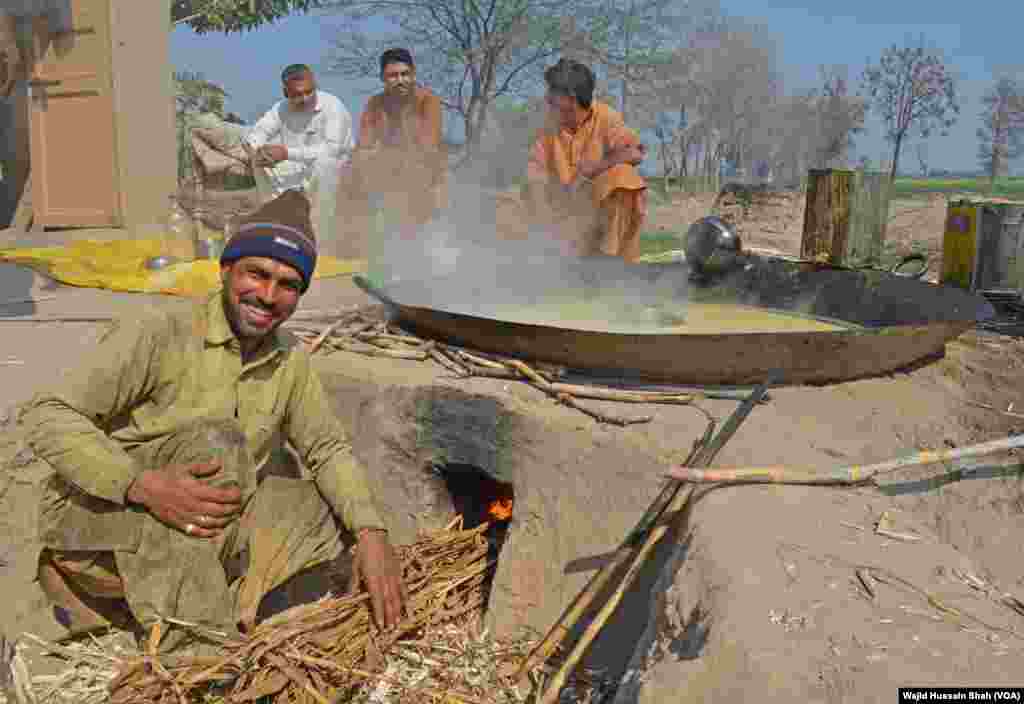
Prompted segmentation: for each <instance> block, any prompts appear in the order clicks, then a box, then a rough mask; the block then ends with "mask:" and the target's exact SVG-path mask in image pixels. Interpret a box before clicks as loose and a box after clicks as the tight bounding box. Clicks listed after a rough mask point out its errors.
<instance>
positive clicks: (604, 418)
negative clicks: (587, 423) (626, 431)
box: [555, 393, 654, 426]
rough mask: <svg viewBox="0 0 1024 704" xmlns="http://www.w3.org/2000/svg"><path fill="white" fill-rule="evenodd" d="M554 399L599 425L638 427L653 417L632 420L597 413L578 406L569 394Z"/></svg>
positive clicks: (640, 417)
mask: <svg viewBox="0 0 1024 704" xmlns="http://www.w3.org/2000/svg"><path fill="white" fill-rule="evenodd" d="M555 398H556V399H557V400H558V402H559V403H561V404H562V405H564V406H568V407H569V408H575V409H576V410H577V411H580V412H581V413H586V414H587V415H588V416H590V417H591V418H593V419H594V420H596V421H598V422H599V423H608V424H609V425H619V426H626V425H638V424H640V423H650V422H651V421H652V420H654V416H634V417H632V418H628V417H623V416H613V415H609V414H608V413H604V412H603V411H598V410H595V409H593V408H587V407H586V406H584V405H582V404H580V402H579V401H577V400H576V399H575V398H574V397H573V396H572V395H571V394H566V393H559V394H556V395H555Z"/></svg>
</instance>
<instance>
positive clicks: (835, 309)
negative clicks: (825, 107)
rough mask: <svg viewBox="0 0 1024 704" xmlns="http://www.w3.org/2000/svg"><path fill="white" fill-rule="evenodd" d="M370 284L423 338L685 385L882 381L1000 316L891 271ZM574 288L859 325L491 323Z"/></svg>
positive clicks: (474, 273)
mask: <svg viewBox="0 0 1024 704" xmlns="http://www.w3.org/2000/svg"><path fill="white" fill-rule="evenodd" d="M358 283H359V284H360V285H361V286H363V287H364V288H365V289H367V290H368V291H369V292H370V293H371V294H372V295H375V296H377V297H378V298H380V299H381V300H384V301H386V302H387V303H388V306H389V307H390V309H391V311H392V315H393V316H394V317H395V318H397V319H398V321H400V322H401V323H403V324H405V325H407V326H409V327H411V328H412V329H414V330H416V331H418V332H420V333H421V334H424V335H427V336H430V337H433V338H439V339H442V340H446V341H449V342H451V343H453V344H457V345H463V346H466V347H471V348H475V349H479V350H483V351H487V352H494V353H500V354H508V355H514V356H517V357H522V358H524V359H532V360H539V361H545V362H552V363H556V364H563V365H566V366H568V367H570V368H573V369H578V370H586V371H588V372H591V373H602V374H613V375H619V376H623V377H632V378H639V379H647V380H652V381H660V382H670V383H683V384H753V383H758V382H761V381H763V380H765V379H767V378H769V377H770V376H774V377H775V378H776V379H777V380H779V381H780V382H781V383H788V384H795V383H826V382H834V381H843V380H849V379H855V378H860V377H865V376H873V375H878V374H882V373H885V372H890V371H893V370H896V369H900V368H903V367H906V366H908V365H910V364H912V363H914V362H916V361H918V360H921V359H922V358H925V357H929V356H933V355H936V354H940V353H942V351H943V350H944V346H945V343H946V342H948V341H949V340H951V339H953V338H955V337H957V336H958V335H960V334H961V333H962V332H964V331H965V330H967V329H968V328H970V327H972V326H973V325H975V323H976V322H977V321H979V320H983V319H988V318H990V317H992V316H993V315H994V310H993V309H992V307H991V305H990V304H989V303H988V302H987V301H985V300H984V299H983V298H981V297H979V296H975V295H971V294H968V293H966V292H964V291H961V290H959V289H955V288H950V287H945V286H935V285H932V284H928V283H925V282H922V281H918V280H915V279H911V278H907V277H901V276H895V275H893V274H890V273H886V272H881V271H851V270H836V269H826V270H810V271H809V270H807V269H806V266H805V265H802V264H800V263H797V262H790V261H785V260H780V259H768V258H756V257H751V258H749V259H748V263H747V265H746V266H745V267H741V268H740V269H739V270H737V271H735V272H733V273H732V274H731V275H729V276H728V277H725V278H722V279H719V280H718V281H716V282H713V283H711V284H704V285H696V284H694V283H693V281H691V276H690V271H689V269H688V267H687V266H686V265H685V264H682V263H680V264H633V265H630V264H625V263H624V262H622V261H621V260H619V259H617V258H616V259H612V258H603V257H602V258H586V259H571V260H566V259H559V260H550V261H540V262H538V261H537V260H533V261H531V262H529V265H528V266H525V265H523V263H522V262H506V263H504V264H499V265H496V266H494V267H490V268H488V267H484V268H483V269H481V268H479V267H477V268H475V269H474V270H471V271H467V270H466V269H460V274H459V275H458V276H447V277H441V278H433V279H424V280H405V281H394V280H392V281H386V282H381V281H378V282H376V284H371V283H370V282H368V281H367V280H365V279H362V278H360V279H359V281H358ZM567 288H571V289H572V290H574V291H577V292H578V295H580V296H582V297H588V296H595V295H609V292H625V294H624V295H626V294H628V295H631V296H633V297H634V298H633V299H632V300H637V301H638V302H642V301H647V302H649V303H652V304H656V303H657V302H658V301H659V300H661V301H664V300H665V299H666V298H667V299H675V300H683V299H684V298H685V297H688V300H690V301H698V302H714V303H740V304H745V305H751V306H761V307H764V308H766V309H769V310H774V311H782V312H789V313H798V314H802V315H810V316H814V317H817V318H823V319H828V320H833V321H842V322H845V323H848V324H851V325H852V327H851V328H849V329H843V330H839V331H828V332H773V333H731V334H685V335H683V334H660V333H646V334H635V333H623V332H615V331H608V332H595V331H593V330H573V329H566V328H561V327H554V326H551V325H540V324H525V323H518V322H509V321H507V320H501V319H499V318H498V317H497V316H496V315H494V314H493V313H489V309H491V308H495V307H496V306H498V305H502V306H507V305H508V304H509V303H517V304H520V305H530V304H533V303H537V302H544V301H545V300H547V299H549V298H551V297H555V296H559V297H564V295H565V292H566V290H567Z"/></svg>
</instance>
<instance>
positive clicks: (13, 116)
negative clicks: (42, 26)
mask: <svg viewBox="0 0 1024 704" xmlns="http://www.w3.org/2000/svg"><path fill="white" fill-rule="evenodd" d="M0 51H3V52H5V53H6V55H7V58H8V61H9V62H11V63H10V64H9V68H10V69H11V70H12V72H14V73H16V72H17V71H16V68H15V66H14V63H13V62H14V61H15V57H16V56H18V48H17V37H16V29H15V20H14V18H13V17H12V16H10V15H7V14H4V13H0ZM28 159H29V150H28V95H27V88H26V86H25V84H24V83H23V82H21V83H19V84H18V85H16V86H15V88H14V90H13V92H12V93H11V95H9V96H8V97H6V98H0V228H4V227H7V226H8V225H10V223H11V219H12V218H13V217H14V211H15V209H16V208H17V207H18V199H19V198H20V196H21V193H22V191H23V190H24V187H25V180H26V178H27V177H28Z"/></svg>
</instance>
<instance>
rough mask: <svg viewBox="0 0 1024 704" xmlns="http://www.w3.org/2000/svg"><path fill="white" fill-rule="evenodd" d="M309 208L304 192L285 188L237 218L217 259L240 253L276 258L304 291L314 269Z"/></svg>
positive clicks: (223, 260) (233, 257) (222, 260)
mask: <svg viewBox="0 0 1024 704" xmlns="http://www.w3.org/2000/svg"><path fill="white" fill-rule="evenodd" d="M309 211H310V205H309V200H308V199H307V198H306V196H305V195H303V194H302V193H301V192H300V191H296V190H289V191H285V192H284V193H282V194H281V195H279V196H278V197H277V198H274V199H273V200H271V201H269V202H267V203H265V204H264V205H263V206H262V207H261V208H260V209H259V210H257V211H255V212H253V213H250V214H249V215H247V216H245V217H243V218H241V220H240V221H239V225H238V231H237V232H236V233H235V234H234V235H233V236H232V237H231V240H230V241H228V244H227V247H225V248H224V253H223V254H221V255H220V263H221V264H230V263H232V262H235V261H238V260H239V259H242V258H243V257H267V258H268V259H276V260H277V261H279V262H283V263H285V264H287V265H289V266H291V267H292V268H293V269H295V270H296V271H298V272H299V274H300V275H301V276H302V283H303V287H302V290H303V292H305V291H306V289H308V288H309V282H310V280H311V279H312V278H313V271H314V270H315V269H316V237H314V235H313V226H312V224H311V223H310V220H309Z"/></svg>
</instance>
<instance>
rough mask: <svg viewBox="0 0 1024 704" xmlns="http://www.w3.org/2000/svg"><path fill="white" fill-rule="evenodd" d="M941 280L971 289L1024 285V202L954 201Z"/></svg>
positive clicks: (949, 212) (945, 237)
mask: <svg viewBox="0 0 1024 704" xmlns="http://www.w3.org/2000/svg"><path fill="white" fill-rule="evenodd" d="M942 282H943V283H945V284H950V285H954V286H959V287H960V288H963V289H966V290H968V291H971V292H975V291H986V290H993V289H1000V290H1006V289H1013V290H1016V291H1021V290H1022V289H1024V202H1020V201H1009V200H999V199H961V200H956V201H950V203H949V205H948V207H947V211H946V230H945V233H944V235H943V243H942Z"/></svg>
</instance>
